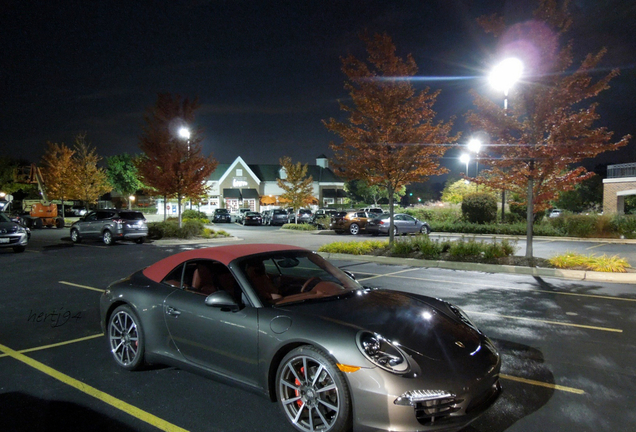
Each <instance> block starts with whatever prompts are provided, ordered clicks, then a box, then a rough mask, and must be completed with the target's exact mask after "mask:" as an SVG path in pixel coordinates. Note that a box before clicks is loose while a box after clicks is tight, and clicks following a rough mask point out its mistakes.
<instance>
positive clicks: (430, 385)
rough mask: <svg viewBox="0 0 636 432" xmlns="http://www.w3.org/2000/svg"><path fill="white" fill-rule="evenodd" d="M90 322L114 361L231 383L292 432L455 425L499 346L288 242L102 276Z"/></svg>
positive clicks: (458, 320)
mask: <svg viewBox="0 0 636 432" xmlns="http://www.w3.org/2000/svg"><path fill="white" fill-rule="evenodd" d="M100 316H101V325H102V329H103V331H104V334H106V335H107V336H106V338H107V340H108V344H109V348H108V351H109V353H110V355H111V356H112V358H113V360H114V361H115V362H116V364H118V365H119V366H120V367H122V368H124V369H129V370H134V369H140V368H142V367H143V366H144V363H145V362H149V363H157V364H166V365H172V366H175V367H183V368H186V369H188V370H190V371H195V372H196V371H198V372H200V373H201V374H204V375H207V376H212V377H218V378H219V379H222V380H223V381H224V382H227V381H230V382H236V383H237V384H240V385H241V386H242V387H248V388H251V389H253V390H254V391H256V392H258V393H260V394H263V395H265V396H266V397H269V398H271V400H272V401H276V402H277V403H278V405H279V407H280V409H281V410H282V412H283V413H284V415H285V417H286V418H287V420H288V421H289V422H290V424H291V425H292V426H294V427H295V428H296V429H297V430H299V431H301V432H310V431H327V432H344V431H349V430H351V429H352V428H353V429H354V430H360V431H361V430H365V431H366V430H369V431H370V430H374V431H380V430H383V431H389V430H393V431H415V430H418V431H426V430H430V431H433V430H435V431H439V430H442V429H443V430H444V431H451V430H452V431H457V430H460V429H462V428H463V427H465V426H466V425H467V424H468V423H470V422H471V421H472V420H474V419H475V418H476V417H477V416H479V415H480V414H482V413H483V412H484V411H485V410H486V409H488V408H489V407H490V406H491V405H492V404H493V403H494V402H495V401H496V399H497V397H498V396H499V394H500V392H501V386H500V383H499V371H500V367H501V360H500V357H499V354H498V352H497V350H496V348H495V346H494V345H493V343H492V342H491V341H490V340H489V339H488V338H487V337H486V336H485V335H484V334H483V333H482V332H481V331H479V329H478V328H477V327H476V326H475V325H474V324H473V323H472V322H471V321H470V319H469V318H468V317H467V316H466V314H465V313H464V312H463V311H462V310H461V309H459V308H458V307H456V306H453V305H452V304H450V303H447V302H445V301H443V300H440V299H436V298H433V297H427V296H424V295H419V294H413V293H406V292H399V291H393V290H384V289H372V288H365V287H363V286H361V285H360V284H359V283H358V282H356V281H355V279H354V278H353V277H352V276H351V275H349V274H347V273H345V272H343V271H341V270H339V269H338V268H336V267H334V266H333V265H332V264H330V263H329V262H327V261H325V260H324V259H323V258H322V257H321V256H320V255H318V254H316V253H314V252H311V251H308V250H305V249H302V248H297V247H294V246H288V245H268V244H249V245H232V246H219V247H214V248H206V249H195V250H189V251H186V252H182V253H179V254H176V255H172V256H170V257H167V258H165V259H163V260H161V261H159V262H157V263H155V264H153V265H150V266H149V267H146V268H145V269H143V270H140V271H138V272H136V273H133V274H132V275H130V276H129V277H127V278H125V279H122V280H120V281H118V282H114V283H113V284H111V285H110V286H109V287H108V288H107V289H106V291H105V292H104V293H103V295H102V296H101V300H100ZM145 378H146V379H150V380H152V379H154V378H155V376H154V374H152V373H149V374H148V376H147V377H145ZM215 415H223V411H222V410H221V411H219V412H217V413H216V414H215Z"/></svg>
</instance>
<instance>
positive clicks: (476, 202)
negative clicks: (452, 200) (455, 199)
mask: <svg viewBox="0 0 636 432" xmlns="http://www.w3.org/2000/svg"><path fill="white" fill-rule="evenodd" d="M462 215H463V216H464V219H466V220H467V221H468V222H473V223H480V224H483V223H487V222H494V221H495V220H496V219H497V201H496V200H495V198H494V197H493V196H492V195H490V194H487V193H483V192H476V193H472V194H468V195H466V196H464V200H463V201H462Z"/></svg>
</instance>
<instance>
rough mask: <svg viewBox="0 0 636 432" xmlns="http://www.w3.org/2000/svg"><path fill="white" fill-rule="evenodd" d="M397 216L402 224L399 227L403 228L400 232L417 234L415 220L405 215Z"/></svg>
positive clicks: (417, 228)
mask: <svg viewBox="0 0 636 432" xmlns="http://www.w3.org/2000/svg"><path fill="white" fill-rule="evenodd" d="M399 216H401V224H402V225H400V226H403V227H404V229H403V230H402V232H405V233H414V232H419V227H418V224H417V219H415V218H414V217H413V216H409V215H406V214H403V215H399Z"/></svg>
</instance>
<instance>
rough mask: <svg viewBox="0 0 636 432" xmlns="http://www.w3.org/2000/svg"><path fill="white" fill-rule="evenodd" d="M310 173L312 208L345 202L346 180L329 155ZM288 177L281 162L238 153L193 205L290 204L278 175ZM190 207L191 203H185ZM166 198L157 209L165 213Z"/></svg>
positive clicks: (208, 209) (258, 207) (171, 208)
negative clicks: (249, 158) (250, 158)
mask: <svg viewBox="0 0 636 432" xmlns="http://www.w3.org/2000/svg"><path fill="white" fill-rule="evenodd" d="M307 175H308V176H311V177H312V179H313V200H312V204H311V205H308V206H307V207H308V208H314V209H316V208H319V207H328V206H337V205H341V204H342V205H343V204H344V199H345V198H346V193H345V190H344V181H343V180H342V179H340V178H338V177H337V176H336V175H335V174H334V173H333V171H332V170H331V169H330V168H329V161H328V159H327V157H326V156H324V155H320V156H318V158H317V159H316V164H315V165H308V166H307ZM279 178H280V179H284V178H285V170H284V169H283V168H282V167H281V166H280V165H278V164H256V165H254V164H247V163H246V162H245V161H244V160H243V158H241V157H240V156H239V157H237V158H236V159H235V160H234V162H232V163H231V164H219V165H218V166H217V168H216V170H215V171H214V172H213V173H212V175H211V176H210V177H209V178H208V180H207V186H208V197H207V199H206V200H204V201H202V202H201V203H196V204H195V203H193V204H192V208H195V209H197V210H200V211H202V212H204V213H207V214H212V213H214V210H215V209H217V208H226V209H228V210H229V211H230V212H235V211H238V209H240V208H249V209H250V210H252V211H259V212H260V211H262V210H267V209H271V208H283V207H286V203H285V202H284V200H282V198H281V195H282V194H283V193H284V191H283V190H282V189H281V188H280V187H279V186H278V182H277V180H278V179H279ZM182 205H183V208H190V203H184V204H182ZM163 207H164V206H163V202H162V200H161V199H158V200H157V209H158V211H159V213H160V214H163ZM166 211H167V213H168V214H169V215H170V214H174V215H176V214H177V208H176V205H175V203H174V201H171V202H170V203H169V204H168V208H167V210H166Z"/></svg>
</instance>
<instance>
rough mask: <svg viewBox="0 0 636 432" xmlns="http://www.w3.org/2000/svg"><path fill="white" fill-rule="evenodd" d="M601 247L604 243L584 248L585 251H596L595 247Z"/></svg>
mask: <svg viewBox="0 0 636 432" xmlns="http://www.w3.org/2000/svg"><path fill="white" fill-rule="evenodd" d="M601 246H605V243H600V244H597V245H594V246H590V247H587V248H585V250H590V249H596V248H597V247H601Z"/></svg>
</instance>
